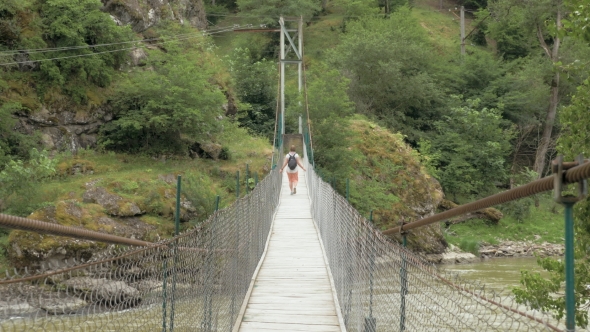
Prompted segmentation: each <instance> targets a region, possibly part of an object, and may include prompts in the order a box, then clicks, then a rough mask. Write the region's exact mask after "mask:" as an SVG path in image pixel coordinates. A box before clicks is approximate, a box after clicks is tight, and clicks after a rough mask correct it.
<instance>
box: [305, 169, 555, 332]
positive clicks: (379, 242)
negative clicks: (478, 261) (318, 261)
mask: <svg viewBox="0 0 590 332" xmlns="http://www.w3.org/2000/svg"><path fill="white" fill-rule="evenodd" d="M307 169H308V172H307V182H308V188H309V193H310V195H311V202H312V216H313V218H314V221H315V222H316V224H317V227H318V229H319V232H320V236H321V239H322V241H323V244H324V248H325V251H326V256H327V258H328V263H329V265H330V269H331V272H332V277H333V280H334V284H335V288H336V292H337V295H338V301H339V304H340V310H341V314H342V317H343V319H344V322H345V324H346V329H347V331H363V332H373V331H543V330H550V331H551V330H560V329H561V328H563V324H559V322H555V321H554V320H553V319H552V316H551V314H549V313H542V312H537V311H532V310H528V309H527V308H526V307H524V306H522V305H518V304H517V303H516V301H515V300H514V299H513V298H512V297H511V296H509V294H508V293H506V294H502V295H501V294H498V293H496V292H494V291H493V290H489V289H485V287H483V286H478V285H474V284H469V283H467V282H466V281H464V280H461V279H460V278H458V277H457V276H453V275H449V274H445V273H444V272H441V271H438V270H437V268H436V267H435V266H433V265H431V264H429V263H427V262H426V261H424V260H423V259H421V258H420V257H419V256H417V255H415V254H414V253H412V252H411V251H408V250H407V249H405V248H404V247H403V246H402V245H400V244H398V243H395V242H392V241H391V240H390V239H388V238H387V237H386V236H384V235H383V234H382V233H381V232H380V231H378V230H376V229H374V228H373V226H372V225H371V224H370V222H369V221H367V220H366V219H365V218H364V217H363V216H361V215H360V214H359V213H358V211H356V209H354V208H353V207H352V206H351V205H350V204H349V203H348V202H347V201H346V199H345V198H343V197H342V196H340V195H339V194H338V193H337V192H336V191H335V190H333V189H332V187H331V186H330V185H329V184H327V183H325V182H324V181H322V180H321V178H320V177H318V175H317V174H316V173H315V171H314V169H313V166H311V165H308V166H307Z"/></svg>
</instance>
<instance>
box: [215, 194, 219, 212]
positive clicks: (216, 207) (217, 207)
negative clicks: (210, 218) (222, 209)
mask: <svg viewBox="0 0 590 332" xmlns="http://www.w3.org/2000/svg"><path fill="white" fill-rule="evenodd" d="M219 200H220V198H219V195H217V197H216V198H215V211H218V210H219Z"/></svg>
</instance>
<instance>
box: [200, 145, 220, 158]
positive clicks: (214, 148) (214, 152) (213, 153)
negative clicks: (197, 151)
mask: <svg viewBox="0 0 590 332" xmlns="http://www.w3.org/2000/svg"><path fill="white" fill-rule="evenodd" d="M201 149H203V151H205V152H206V153H207V154H208V155H209V156H210V157H211V158H212V159H213V160H219V155H221V149H222V146H221V144H217V143H204V144H201Z"/></svg>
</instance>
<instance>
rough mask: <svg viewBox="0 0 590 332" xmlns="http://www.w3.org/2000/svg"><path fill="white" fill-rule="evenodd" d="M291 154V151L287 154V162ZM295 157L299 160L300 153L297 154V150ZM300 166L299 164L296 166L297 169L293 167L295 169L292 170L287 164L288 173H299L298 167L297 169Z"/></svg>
mask: <svg viewBox="0 0 590 332" xmlns="http://www.w3.org/2000/svg"><path fill="white" fill-rule="evenodd" d="M289 155H292V154H291V152H289V153H287V154H286V155H285V160H286V161H287V162H289ZM295 159H296V160H299V155H298V154H297V152H295ZM298 167H299V165H297V166H295V169H293V170H292V169H290V168H289V165H286V166H285V170H287V173H297V171H298V169H297V168H298Z"/></svg>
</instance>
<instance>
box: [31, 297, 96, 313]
mask: <svg viewBox="0 0 590 332" xmlns="http://www.w3.org/2000/svg"><path fill="white" fill-rule="evenodd" d="M87 305H88V303H86V301H84V300H82V299H80V298H77V297H73V296H66V297H62V298H58V297H55V298H49V299H40V300H39V308H41V309H43V310H45V311H46V312H47V313H48V314H50V315H66V314H71V313H74V312H76V311H78V310H80V309H82V308H84V307H85V306H87Z"/></svg>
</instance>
